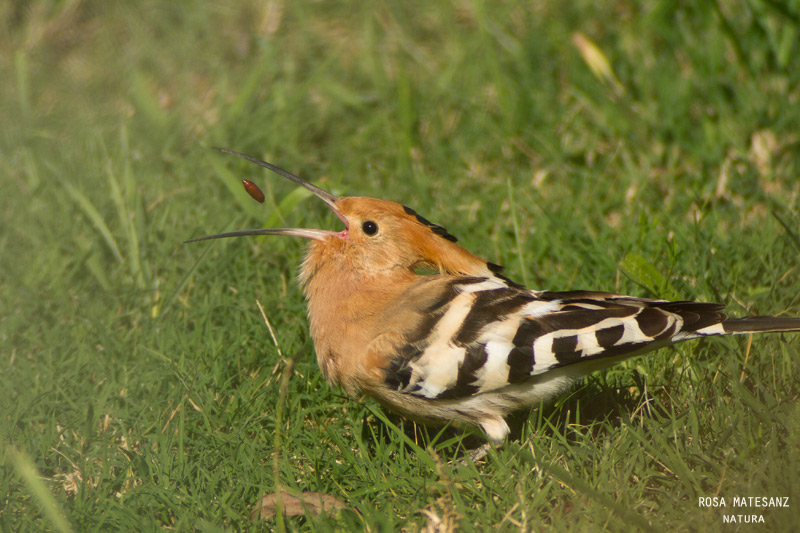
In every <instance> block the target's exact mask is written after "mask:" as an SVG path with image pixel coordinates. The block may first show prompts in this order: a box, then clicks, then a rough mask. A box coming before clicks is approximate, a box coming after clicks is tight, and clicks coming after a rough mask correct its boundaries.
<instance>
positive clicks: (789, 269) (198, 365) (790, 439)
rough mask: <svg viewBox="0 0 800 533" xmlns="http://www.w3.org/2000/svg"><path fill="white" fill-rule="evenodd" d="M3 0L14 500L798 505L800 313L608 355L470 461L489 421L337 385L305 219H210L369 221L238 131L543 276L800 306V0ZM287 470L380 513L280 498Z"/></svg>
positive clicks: (316, 175)
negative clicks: (758, 500)
mask: <svg viewBox="0 0 800 533" xmlns="http://www.w3.org/2000/svg"><path fill="white" fill-rule="evenodd" d="M0 25H1V28H2V30H1V31H0V119H1V120H0V207H1V209H0V247H1V248H0V295H1V296H0V406H1V408H0V413H2V416H0V452H1V453H0V487H2V489H0V495H2V498H0V530H3V531H23V530H39V529H50V530H57V531H69V530H74V531H96V530H101V531H102V530H129V531H132V530H144V531H147V530H153V529H174V530H179V531H187V530H201V531H223V530H230V531H262V530H263V531H268V530H272V529H274V528H284V527H285V528H288V529H310V530H320V531H326V530H329V529H331V528H341V529H343V530H348V529H349V530H352V529H368V530H371V531H392V530H397V529H406V530H418V529H421V528H424V527H432V526H434V525H436V524H437V522H436V520H439V523H438V527H440V528H442V530H448V529H449V528H454V527H458V528H460V529H462V530H464V531H473V530H474V531H485V530H487V528H489V527H499V528H500V529H501V530H509V531H513V530H517V529H520V528H522V529H527V530H542V529H545V528H549V529H552V530H555V531H561V530H565V531H567V530H580V531H586V530H602V529H609V530H630V529H632V528H633V529H652V530H686V529H687V528H688V529H702V530H704V531H717V530H725V531H729V530H730V528H731V526H730V525H726V524H723V514H726V513H727V514H751V513H755V514H758V515H763V517H764V520H765V522H766V526H762V527H766V529H765V530H774V531H788V530H790V529H797V528H798V527H800V518H798V516H800V515H798V513H797V507H798V506H800V484H798V481H797V473H798V472H800V403H798V400H799V399H800V377H798V376H800V353H799V352H800V338H798V336H797V335H794V336H792V335H785V336H781V335H772V336H767V335H764V336H758V337H754V338H753V339H752V344H750V343H749V339H748V338H746V337H743V338H735V339H719V340H711V341H708V342H705V343H698V342H691V343H686V344H683V345H679V346H678V347H676V348H675V349H669V350H662V351H660V352H658V353H656V354H651V355H648V356H644V357H640V358H637V359H633V360H631V361H628V362H626V363H625V364H623V365H619V366H617V367H614V368H613V369H610V370H609V371H606V372H604V373H599V374H594V375H592V376H591V377H589V378H587V379H586V380H585V381H584V382H583V383H581V384H580V385H579V386H578V387H576V388H575V389H574V390H573V391H572V392H571V393H570V394H567V395H565V396H564V397H562V398H560V399H559V400H558V401H557V402H555V403H554V404H552V405H547V406H544V407H542V408H541V409H534V410H533V411H531V412H530V413H522V414H521V415H519V416H517V417H515V419H514V422H515V424H514V425H515V431H514V438H512V439H511V440H510V441H509V442H507V443H506V444H505V445H504V446H503V447H502V448H499V449H498V450H496V451H493V452H492V453H491V454H490V455H489V457H488V458H487V460H485V461H484V462H482V463H480V464H478V465H472V464H470V465H468V466H462V465H460V464H459V461H460V460H461V459H462V458H463V457H464V449H465V448H471V447H474V446H475V445H476V443H478V444H479V443H480V442H481V441H480V439H479V438H476V436H475V435H474V434H472V435H470V434H469V433H467V434H466V436H465V434H463V433H461V432H447V431H445V432H442V433H439V431H438V430H437V429H436V428H433V429H430V430H428V431H427V432H425V431H419V432H417V433H415V432H414V431H413V429H414V428H413V427H412V425H411V424H408V423H406V424H403V423H402V421H401V420H400V419H397V418H394V417H391V416H389V417H387V416H386V415H385V414H384V413H383V411H381V409H380V408H379V407H377V405H376V404H375V403H373V402H371V401H362V402H357V401H352V400H349V399H347V398H345V397H344V396H343V394H342V392H341V391H340V390H338V389H336V388H332V387H330V386H329V385H328V384H326V383H325V382H324V380H323V379H322V377H321V375H320V372H319V370H318V368H317V366H316V360H315V357H314V355H313V345H312V342H311V340H310V338H309V335H308V325H307V322H306V318H305V311H304V303H303V298H302V294H301V292H300V290H299V288H298V286H297V283H296V281H295V275H296V271H297V267H298V265H299V262H300V260H301V258H302V253H303V243H301V242H299V241H298V240H296V239H286V238H242V239H238V240H232V241H218V242H214V243H210V244H209V243H200V244H192V245H183V244H181V243H182V241H184V240H186V239H188V238H191V237H195V236H199V235H203V234H208V233H217V232H221V231H229V230H232V229H244V228H250V227H264V226H267V227H268V226H273V227H274V226H283V225H287V226H299V227H317V228H327V229H334V228H338V227H339V224H340V223H339V222H338V221H337V220H336V218H335V217H334V216H333V215H332V214H331V213H330V212H329V210H327V208H326V207H325V206H324V204H323V203H322V202H320V201H318V200H314V199H308V198H305V197H302V196H301V195H298V193H294V192H293V191H294V187H293V186H292V185H291V184H290V183H287V182H286V181H285V180H282V179H281V178H280V177H278V176H275V175H272V174H269V173H267V172H265V171H262V170H261V169H259V168H257V167H254V166H252V165H249V164H247V163H246V162H244V161H241V160H238V159H235V158H232V157H230V156H226V155H223V154H220V153H218V152H215V151H213V150H211V149H210V147H211V146H225V147H228V148H231V149H235V150H238V151H242V152H245V153H250V154H252V155H255V156H259V157H262V158H264V159H266V160H268V161H271V162H273V163H275V164H277V165H279V166H281V167H284V168H286V169H287V170H289V171H291V172H294V173H297V174H298V175H300V176H303V177H305V178H307V179H310V180H313V181H315V182H317V183H318V184H320V185H321V186H322V187H324V188H326V189H328V190H330V191H331V192H333V193H334V194H349V195H365V196H375V197H382V198H387V199H391V200H395V201H398V202H401V203H404V204H406V205H409V206H412V207H413V208H415V209H416V210H417V211H418V212H419V213H421V214H422V215H424V216H425V217H427V218H429V219H430V220H432V221H434V222H436V223H439V224H442V225H444V226H445V227H447V228H448V230H449V231H450V232H451V233H453V234H455V235H456V236H458V237H459V242H461V243H462V244H463V245H464V246H466V247H467V248H469V249H470V250H472V251H474V252H475V253H478V254H479V255H481V256H483V257H486V258H487V259H489V260H491V261H494V262H496V263H500V264H504V265H506V267H507V274H508V275H509V277H511V278H512V279H515V280H518V281H521V282H522V281H524V282H525V283H526V284H527V285H528V286H530V287H532V288H541V289H552V290H566V289H598V290H605V291H613V292H622V293H630V294H635V295H639V296H657V297H665V298H673V299H701V300H711V301H720V302H724V303H726V304H728V305H729V312H730V313H731V314H732V315H748V314H770V315H787V316H800V282H799V281H798V277H800V262H799V261H798V258H799V257H800V197H799V195H800V179H798V178H799V177H800V64H799V63H798V59H797V58H798V57H800V30H798V28H800V3H798V2H796V1H791V2H785V3H784V2H775V1H772V0H717V1H712V2H705V3H701V5H700V6H691V5H686V4H683V3H675V2H659V3H646V2H643V3H633V2H602V3H597V2H589V1H577V2H569V3H565V2H556V1H551V0H544V1H541V2H511V1H506V2H486V1H482V0H474V1H467V0H464V1H455V2H451V3H429V2H377V3H360V2H312V1H297V2H281V1H277V0H275V1H266V2H257V1H239V2H215V3H212V2H198V1H187V2H175V3H173V2H158V1H155V0H142V1H139V2H134V3H130V2H81V1H80V0H64V1H34V2H21V1H7V2H3V3H2V4H0ZM240 178H248V179H251V180H253V181H255V182H256V183H257V184H259V186H261V188H262V189H263V190H264V191H265V192H266V194H267V198H268V199H267V203H266V204H265V206H266V207H264V206H259V205H258V204H256V203H255V202H253V201H252V200H250V199H249V198H248V197H247V196H246V194H245V192H244V191H243V190H241V187H240V184H239V182H238V180H239V179H240ZM257 302H260V304H261V305H262V306H263V309H264V314H265V316H266V317H267V319H268V320H269V323H270V324H271V326H272V328H273V330H274V340H273V338H272V336H271V335H270V333H269V330H268V328H267V325H266V324H265V321H264V319H263V318H262V316H261V313H260V312H259V308H258V303H257ZM290 360H291V361H293V362H294V364H293V366H292V367H291V368H290V369H289V370H287V364H288V362H289V361H290ZM284 376H285V377H287V378H288V380H286V381H285V383H287V385H286V388H285V394H283V395H281V393H280V391H281V383H282V381H284V380H283V378H284ZM398 426H399V427H398ZM276 450H278V451H279V452H280V453H279V454H278V455H277V461H273V458H274V457H276V455H275V451H276ZM276 487H283V488H284V489H287V490H295V491H316V492H322V493H326V494H329V495H331V496H334V497H336V498H338V499H340V500H342V501H343V502H345V503H346V504H347V505H348V506H349V507H350V508H351V510H348V511H343V512H340V513H339V514H335V515H329V516H321V517H315V516H311V517H302V516H300V517H292V518H287V519H286V521H276V519H270V520H267V521H256V522H251V521H250V519H249V515H250V511H251V510H252V509H253V508H254V507H255V506H256V505H257V503H258V502H259V501H260V498H261V496H262V495H264V494H268V493H272V492H274V491H275V490H276ZM714 496H717V497H724V498H725V499H726V500H727V505H728V507H727V508H705V507H702V506H700V505H699V504H698V498H700V497H714ZM734 496H767V497H789V501H790V505H791V507H790V509H755V510H753V509H744V510H743V509H740V508H739V509H737V508H733V507H732V499H733V497H734Z"/></svg>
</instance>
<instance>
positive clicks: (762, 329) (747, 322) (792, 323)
mask: <svg viewBox="0 0 800 533" xmlns="http://www.w3.org/2000/svg"><path fill="white" fill-rule="evenodd" d="M722 327H723V328H725V332H726V333H731V334H737V333H767V332H778V331H800V318H782V317H776V316H748V317H745V318H729V319H727V320H725V321H724V322H722Z"/></svg>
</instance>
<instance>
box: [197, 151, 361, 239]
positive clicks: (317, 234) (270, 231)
mask: <svg viewBox="0 0 800 533" xmlns="http://www.w3.org/2000/svg"><path fill="white" fill-rule="evenodd" d="M215 150H219V151H220V152H224V153H226V154H231V155H235V156H237V157H241V158H242V159H246V160H248V161H250V162H251V163H255V164H256V165H259V166H262V167H264V168H266V169H269V170H271V171H273V172H275V173H276V174H280V175H281V176H283V177H284V178H286V179H288V180H289V181H293V182H295V183H296V184H298V185H300V186H301V187H305V188H306V189H308V190H309V191H311V192H312V193H314V195H316V196H317V197H318V198H319V199H321V200H322V201H323V202H325V203H326V204H328V207H330V208H331V210H333V212H334V213H336V216H338V217H339V219H341V221H342V222H344V225H345V230H344V231H343V232H335V231H328V230H322V229H308V228H264V229H246V230H239V231H231V232H228V233H218V234H216V235H206V236H205V237H197V238H194V239H189V240H188V241H184V244H186V243H190V242H198V241H208V240H211V239H225V238H228V237H243V236H246V235H287V236H290V237H303V238H305V239H316V240H319V241H323V240H325V239H327V238H328V237H343V236H344V235H346V234H347V229H348V228H349V223H348V221H347V218H346V217H345V216H344V215H343V214H342V212H341V211H340V210H339V208H338V207H337V206H336V203H337V202H338V200H339V199H338V198H337V197H335V196H334V195H332V194H331V193H329V192H328V191H326V190H324V189H320V188H319V187H317V186H316V185H314V184H313V183H309V182H307V181H306V180H304V179H303V178H300V177H298V176H295V175H294V174H292V173H291V172H287V171H285V170H283V169H282V168H279V167H276V166H275V165H273V164H272V163H267V162H266V161H262V160H261V159H258V158H255V157H252V156H249V155H246V154H242V153H239V152H234V151H233V150H228V149H226V148H216V147H215ZM242 183H243V185H244V187H245V190H246V191H247V193H248V194H249V195H250V196H252V197H253V198H254V199H255V200H256V201H259V202H263V201H264V200H263V197H264V193H262V192H261V190H260V189H259V188H258V187H257V186H256V185H255V184H254V183H253V182H251V181H249V180H242Z"/></svg>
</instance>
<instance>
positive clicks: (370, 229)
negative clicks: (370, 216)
mask: <svg viewBox="0 0 800 533" xmlns="http://www.w3.org/2000/svg"><path fill="white" fill-rule="evenodd" d="M361 231H363V232H364V233H366V234H367V235H369V236H370V237H372V236H373V235H375V234H376V233H378V225H377V224H376V223H374V222H373V221H371V220H367V221H365V222H364V223H363V224H361Z"/></svg>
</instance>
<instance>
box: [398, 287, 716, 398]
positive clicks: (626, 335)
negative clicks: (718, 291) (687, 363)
mask: <svg viewBox="0 0 800 533" xmlns="http://www.w3.org/2000/svg"><path fill="white" fill-rule="evenodd" d="M455 288H456V291H455V292H454V293H453V296H452V297H451V298H450V300H449V301H448V302H447V303H446V304H443V305H441V306H440V307H439V308H438V309H437V311H436V313H434V314H432V315H431V318H430V319H429V320H428V323H427V324H426V327H428V328H429V332H428V334H427V335H425V336H424V337H422V338H418V339H414V341H413V342H411V343H409V344H408V345H407V346H406V347H405V348H404V350H403V351H402V353H401V354H398V357H397V359H395V361H394V362H393V364H392V367H391V368H390V369H388V370H387V378H386V383H387V384H388V385H389V386H391V387H392V388H394V389H395V390H398V391H400V392H405V393H409V394H413V395H416V396H421V397H424V398H428V399H457V398H465V397H468V396H472V395H476V394H482V393H486V392H491V391H495V390H498V389H501V388H503V387H506V386H508V385H512V384H516V383H522V382H524V381H525V380H528V379H529V378H531V377H533V376H537V375H540V374H544V373H546V372H548V371H550V370H553V369H556V368H561V367H565V366H568V365H578V364H580V363H583V362H586V361H590V360H591V361H597V360H599V359H602V358H614V357H621V356H625V355H634V354H637V353H642V352H644V351H648V350H651V349H657V348H659V347H661V346H665V345H668V344H672V343H674V342H679V341H682V340H686V339H690V338H695V337H700V336H706V335H719V334H724V333H726V332H725V330H724V329H723V327H722V322H723V321H724V320H725V319H726V315H725V314H723V313H721V312H720V310H721V309H722V307H723V306H722V305H719V304H713V303H697V302H668V301H664V300H648V299H639V298H633V297H628V296H620V295H615V294H609V293H597V292H584V291H572V292H562V293H559V292H537V291H527V290H524V289H519V288H516V287H513V286H509V285H506V284H504V283H502V282H500V281H497V280H480V279H477V280H476V279H475V278H469V279H468V280H467V282H466V283H464V284H463V285H457V286H456V287H455ZM577 370H578V368H576V371H577ZM576 374H579V372H576Z"/></svg>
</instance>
